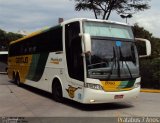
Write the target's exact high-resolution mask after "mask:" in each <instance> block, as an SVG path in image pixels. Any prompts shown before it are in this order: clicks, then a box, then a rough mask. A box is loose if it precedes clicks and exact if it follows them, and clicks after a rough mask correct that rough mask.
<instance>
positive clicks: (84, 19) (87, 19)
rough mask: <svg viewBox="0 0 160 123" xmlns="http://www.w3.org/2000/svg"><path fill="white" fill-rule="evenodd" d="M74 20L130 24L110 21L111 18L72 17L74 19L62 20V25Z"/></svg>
mask: <svg viewBox="0 0 160 123" xmlns="http://www.w3.org/2000/svg"><path fill="white" fill-rule="evenodd" d="M74 21H93V22H105V23H114V24H119V25H124V26H130V25H128V24H127V23H121V22H117V21H111V20H101V19H90V18H74V19H69V20H66V21H64V22H62V23H61V24H62V25H65V24H67V23H71V22H74Z"/></svg>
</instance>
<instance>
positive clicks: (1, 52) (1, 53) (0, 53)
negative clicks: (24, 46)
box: [0, 51, 8, 55]
mask: <svg viewBox="0 0 160 123" xmlns="http://www.w3.org/2000/svg"><path fill="white" fill-rule="evenodd" d="M0 55H8V51H0Z"/></svg>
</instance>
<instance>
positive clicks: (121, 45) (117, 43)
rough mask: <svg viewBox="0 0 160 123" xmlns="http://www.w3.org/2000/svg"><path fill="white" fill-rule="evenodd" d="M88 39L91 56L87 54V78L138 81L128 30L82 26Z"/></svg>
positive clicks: (113, 26)
mask: <svg viewBox="0 0 160 123" xmlns="http://www.w3.org/2000/svg"><path fill="white" fill-rule="evenodd" d="M84 33H89V34H90V35H91V53H90V54H89V55H87V54H86V67H87V77H88V78H95V79H102V80H103V79H104V80H119V79H134V78H136V77H139V61H138V53H137V49H136V46H135V42H134V37H133V33H132V30H131V27H129V26H125V25H118V24H110V23H109V24H108V23H99V22H84Z"/></svg>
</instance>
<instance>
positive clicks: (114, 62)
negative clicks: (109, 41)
mask: <svg viewBox="0 0 160 123" xmlns="http://www.w3.org/2000/svg"><path fill="white" fill-rule="evenodd" d="M112 59H113V60H112V61H113V63H112V65H111V71H110V72H109V75H108V77H107V79H109V78H110V77H111V75H112V72H113V68H114V65H115V67H116V51H115V49H114V46H113V58H112Z"/></svg>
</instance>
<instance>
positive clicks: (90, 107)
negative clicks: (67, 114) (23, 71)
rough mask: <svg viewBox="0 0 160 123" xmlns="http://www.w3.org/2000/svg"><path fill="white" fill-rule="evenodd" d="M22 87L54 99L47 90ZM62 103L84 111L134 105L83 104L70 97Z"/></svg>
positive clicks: (123, 107) (115, 108)
mask: <svg viewBox="0 0 160 123" xmlns="http://www.w3.org/2000/svg"><path fill="white" fill-rule="evenodd" d="M9 82H10V83H14V82H13V81H9ZM14 84H16V83H14ZM21 87H22V88H24V89H26V90H29V91H31V92H33V93H36V94H38V95H40V96H44V97H47V98H48V99H52V94H51V93H48V92H46V91H43V90H40V89H37V88H34V87H31V86H28V85H22V86H21ZM53 101H54V100H53ZM62 104H63V105H66V106H70V107H73V108H77V109H79V110H82V111H101V110H117V109H125V108H131V107H133V105H131V104H127V103H104V104H81V103H78V102H75V101H72V100H69V99H64V100H63V102H62Z"/></svg>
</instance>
